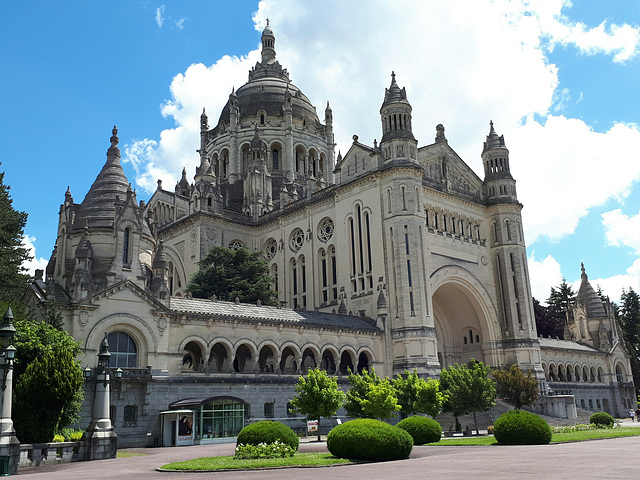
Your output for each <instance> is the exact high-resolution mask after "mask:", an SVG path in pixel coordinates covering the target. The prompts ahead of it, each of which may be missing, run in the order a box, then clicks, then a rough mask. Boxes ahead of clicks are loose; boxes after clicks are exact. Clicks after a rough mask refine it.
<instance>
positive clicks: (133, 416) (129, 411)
mask: <svg viewBox="0 0 640 480" xmlns="http://www.w3.org/2000/svg"><path fill="white" fill-rule="evenodd" d="M123 420H124V425H125V426H131V425H136V424H137V423H138V406H137V405H127V406H126V407H124V419H123Z"/></svg>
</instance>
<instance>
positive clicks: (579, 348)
mask: <svg viewBox="0 0 640 480" xmlns="http://www.w3.org/2000/svg"><path fill="white" fill-rule="evenodd" d="M538 341H539V342H540V348H557V349H562V350H573V351H576V352H585V353H601V352H600V350H596V349H595V348H592V347H590V346H588V345H584V344H583V343H577V342H571V341H568V340H558V339H555V338H542V337H541V338H539V339H538Z"/></svg>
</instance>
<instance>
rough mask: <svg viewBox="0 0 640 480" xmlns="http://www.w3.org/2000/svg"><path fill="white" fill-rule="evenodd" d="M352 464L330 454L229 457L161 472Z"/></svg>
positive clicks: (168, 467)
mask: <svg viewBox="0 0 640 480" xmlns="http://www.w3.org/2000/svg"><path fill="white" fill-rule="evenodd" d="M347 463H353V462H352V461H351V460H347V459H344V458H336V457H334V456H333V455H331V454H330V453H326V452H315V453H296V454H295V455H294V456H293V457H285V458H253V459H243V460H236V459H235V458H233V457H231V456H226V457H203V458H195V459H193V460H187V461H186V462H175V463H169V464H167V465H163V466H162V467H160V468H161V469H162V470H237V469H261V468H274V467H325V466H328V465H340V464H347Z"/></svg>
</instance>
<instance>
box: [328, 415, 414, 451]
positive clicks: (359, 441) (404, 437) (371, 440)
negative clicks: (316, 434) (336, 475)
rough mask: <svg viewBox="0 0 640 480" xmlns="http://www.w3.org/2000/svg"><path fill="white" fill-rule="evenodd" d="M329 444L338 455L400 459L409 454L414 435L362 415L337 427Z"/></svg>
mask: <svg viewBox="0 0 640 480" xmlns="http://www.w3.org/2000/svg"><path fill="white" fill-rule="evenodd" d="M327 448H328V449H329V452H331V455H333V456H334V457H338V458H350V459H357V460H377V461H385V460H400V459H403V458H408V457H409V454H410V453H411V449H412V448H413V439H412V438H411V435H409V434H408V433H407V432H406V431H405V430H403V429H401V428H398V427H394V426H393V425H389V424H388V423H385V422H381V421H380V420H373V419H371V418H358V419H355V420H350V421H348V422H346V423H343V424H342V425H338V426H337V427H334V428H333V429H332V430H331V431H330V432H329V435H327Z"/></svg>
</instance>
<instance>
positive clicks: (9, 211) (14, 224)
mask: <svg viewBox="0 0 640 480" xmlns="http://www.w3.org/2000/svg"><path fill="white" fill-rule="evenodd" d="M0 165H1V164H0ZM9 189H10V187H9V186H8V185H5V184H4V172H0V300H1V301H4V302H10V303H11V304H12V306H14V307H15V306H16V304H15V302H17V301H19V300H20V299H21V298H22V296H23V295H24V292H25V289H26V288H27V282H28V280H29V275H27V274H25V269H24V267H23V264H24V262H25V261H27V260H29V259H30V258H31V257H30V255H29V251H28V250H27V249H26V248H25V247H24V246H23V244H22V237H23V235H24V227H25V225H26V223H27V214H26V213H25V212H18V211H16V210H15V209H14V208H13V200H12V199H11V195H9ZM3 311H4V310H3Z"/></svg>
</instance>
